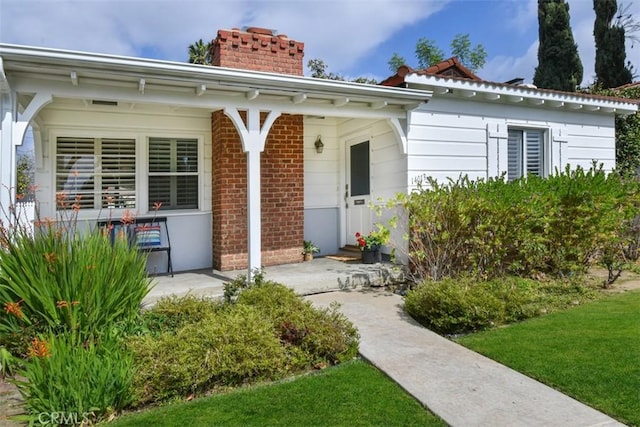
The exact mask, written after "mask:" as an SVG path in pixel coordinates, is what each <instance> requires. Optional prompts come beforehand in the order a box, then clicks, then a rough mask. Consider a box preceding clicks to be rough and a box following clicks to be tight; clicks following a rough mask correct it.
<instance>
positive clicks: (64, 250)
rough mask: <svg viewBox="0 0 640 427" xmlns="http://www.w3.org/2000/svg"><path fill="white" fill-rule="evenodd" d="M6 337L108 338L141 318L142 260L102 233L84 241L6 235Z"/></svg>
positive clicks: (0, 330) (2, 325)
mask: <svg viewBox="0 0 640 427" xmlns="http://www.w3.org/2000/svg"><path fill="white" fill-rule="evenodd" d="M0 240H1V241H2V242H3V245H4V246H3V247H4V251H3V253H2V262H1V267H2V268H0V303H2V304H3V305H4V311H3V313H2V315H0V334H6V333H11V332H16V331H17V332H21V331H23V330H24V329H23V328H24V327H34V328H35V329H36V330H38V331H42V332H46V331H54V332H56V333H61V332H74V333H76V332H77V333H80V334H81V335H82V336H84V337H89V336H93V335H99V334H101V333H103V332H104V331H108V330H109V329H110V328H111V327H112V326H113V325H114V324H115V323H118V322H125V321H131V320H132V319H135V318H137V316H138V311H139V308H140V305H141V303H142V300H143V298H144V297H145V295H146V294H147V293H148V291H149V283H148V278H147V274H146V271H145V258H144V255H142V254H139V253H138V251H137V250H136V249H135V248H130V247H129V246H128V245H127V243H126V242H122V241H119V240H117V241H115V242H113V243H112V242H110V241H109V240H108V239H107V238H106V237H105V236H103V235H101V234H100V233H98V232H92V233H86V234H80V233H76V232H75V230H73V229H71V230H68V229H67V230H63V229H61V228H60V226H56V225H54V224H43V225H42V227H41V228H40V229H39V230H37V231H36V232H35V234H34V235H30V234H29V233H27V232H24V231H21V229H19V228H16V229H14V230H12V231H8V230H6V229H2V230H0Z"/></svg>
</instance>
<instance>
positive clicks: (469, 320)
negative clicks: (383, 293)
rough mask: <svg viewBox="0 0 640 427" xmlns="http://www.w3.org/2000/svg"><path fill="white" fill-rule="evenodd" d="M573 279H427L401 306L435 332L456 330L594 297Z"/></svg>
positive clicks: (471, 329)
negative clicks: (483, 280)
mask: <svg viewBox="0 0 640 427" xmlns="http://www.w3.org/2000/svg"><path fill="white" fill-rule="evenodd" d="M595 295H596V293H595V292H594V291H593V289H591V288H589V287H586V286H584V285H581V284H580V283H579V282H577V281H569V280H566V281H559V280H555V281H535V280H532V279H523V278H517V277H506V278H501V279H494V280H490V281H486V282H477V281H475V279H473V278H469V277H466V278H459V279H444V280H442V281H439V282H431V281H425V282H424V283H422V284H421V285H419V286H418V287H417V288H415V289H413V290H410V291H408V292H407V295H406V298H405V310H406V312H407V313H408V314H409V315H411V317H413V318H414V319H416V320H417V321H418V322H420V323H421V324H422V325H424V326H426V327H427V328H430V329H432V330H434V331H436V332H438V333H443V334H460V333H467V332H474V331H478V330H482V329H487V328H490V327H493V326H497V325H501V324H506V323H511V322H517V321H521V320H524V319H528V318H531V317H535V316H539V315H540V314H544V313H548V312H552V311H555V310H558V309H561V308H566V307H569V306H571V305H574V304H580V303H582V302H583V301H586V300H590V299H593V298H595Z"/></svg>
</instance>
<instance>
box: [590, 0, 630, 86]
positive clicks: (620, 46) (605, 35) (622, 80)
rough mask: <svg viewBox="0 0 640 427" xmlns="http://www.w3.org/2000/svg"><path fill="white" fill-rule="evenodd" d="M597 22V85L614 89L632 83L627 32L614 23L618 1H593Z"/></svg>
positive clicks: (595, 26) (595, 24) (594, 31)
mask: <svg viewBox="0 0 640 427" xmlns="http://www.w3.org/2000/svg"><path fill="white" fill-rule="evenodd" d="M593 10H594V11H595V12H596V20H595V23H594V25H593V36H594V38H595V41H596V67H595V68H596V83H599V84H600V85H601V86H602V87H603V88H612V87H618V86H622V85H624V84H627V83H631V79H632V74H631V70H630V69H629V68H627V67H626V66H625V59H626V56H627V55H626V52H625V45H624V41H625V30H624V27H622V26H620V25H613V24H612V21H613V18H614V17H615V15H616V12H617V11H618V3H617V0H593Z"/></svg>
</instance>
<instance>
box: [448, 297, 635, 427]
mask: <svg viewBox="0 0 640 427" xmlns="http://www.w3.org/2000/svg"><path fill="white" fill-rule="evenodd" d="M458 342H459V343H460V344H462V345H464V346H466V347H469V348H471V349H472V350H475V351H477V352H479V353H482V354H484V355H486V356H488V357H490V358H492V359H494V360H497V361H499V362H501V363H503V364H505V365H507V366H509V367H511V368H513V369H515V370H517V371H520V372H522V373H524V374H526V375H528V376H530V377H532V378H535V379H538V380H540V381H541V382H543V383H545V384H548V385H550V386H552V387H554V388H556V389H558V390H560V391H562V392H564V393H565V394H568V395H570V396H572V397H574V398H575V399H577V400H579V401H581V402H583V403H585V404H587V405H589V406H591V407H593V408H596V409H598V410H600V411H602V412H604V413H606V414H608V415H610V416H612V417H614V418H616V419H618V420H619V421H622V422H624V423H626V424H629V425H635V426H638V425H640V388H639V385H640V291H634V292H627V293H624V294H619V295H615V296H610V297H608V298H605V299H602V300H599V301H596V302H593V303H590V304H587V305H584V306H580V307H575V308H572V309H569V310H566V311H562V312H558V313H553V314H550V315H547V316H544V317H541V318H537V319H531V320H528V321H525V322H522V323H519V324H515V325H512V326H509V327H506V328H501V329H494V330H490V331H485V332H481V333H477V334H473V335H469V336H466V337H463V338H460V339H459V340H458Z"/></svg>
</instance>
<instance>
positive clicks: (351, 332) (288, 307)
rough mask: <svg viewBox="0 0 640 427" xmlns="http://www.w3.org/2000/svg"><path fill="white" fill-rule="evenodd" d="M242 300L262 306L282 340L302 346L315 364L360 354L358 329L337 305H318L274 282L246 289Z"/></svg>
mask: <svg viewBox="0 0 640 427" xmlns="http://www.w3.org/2000/svg"><path fill="white" fill-rule="evenodd" d="M238 304H240V305H248V306H252V307H255V308H256V309H258V310H259V311H260V312H261V313H262V314H263V315H264V316H265V317H266V318H268V319H270V320H271V322H272V324H273V327H274V328H275V330H276V333H277V334H278V336H279V337H280V339H281V341H282V342H283V343H284V344H285V345H293V346H298V347H300V349H301V350H302V351H303V352H304V353H305V354H306V355H307V357H308V360H309V362H310V363H312V364H316V363H323V362H329V363H338V362H341V361H344V360H348V359H351V358H353V357H354V356H356V354H357V351H358V338H359V336H358V332H357V330H356V329H355V327H354V326H353V324H351V322H349V321H348V319H347V318H346V317H345V316H344V315H342V314H341V313H340V312H339V311H338V309H337V306H332V307H329V308H326V309H317V308H314V307H313V306H312V304H311V303H310V302H309V301H305V300H303V299H302V298H301V297H300V296H298V295H296V293H295V292H294V291H293V290H292V289H289V288H287V287H286V286H283V285H280V284H277V283H273V282H268V283H265V284H263V285H261V286H256V287H253V288H250V289H246V290H245V291H243V292H242V293H240V296H239V297H238Z"/></svg>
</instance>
